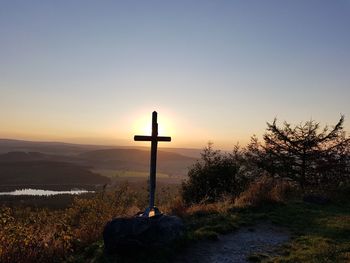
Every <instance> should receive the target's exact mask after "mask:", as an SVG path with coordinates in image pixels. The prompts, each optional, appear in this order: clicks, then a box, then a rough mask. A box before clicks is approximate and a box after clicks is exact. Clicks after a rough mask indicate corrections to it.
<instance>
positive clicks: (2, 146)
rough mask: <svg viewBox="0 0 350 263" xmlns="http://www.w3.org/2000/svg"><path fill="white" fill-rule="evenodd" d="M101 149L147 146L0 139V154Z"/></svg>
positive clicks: (191, 152)
mask: <svg viewBox="0 0 350 263" xmlns="http://www.w3.org/2000/svg"><path fill="white" fill-rule="evenodd" d="M102 149H136V150H148V149H149V147H140V146H111V145H86V144H73V143H64V142H34V141H24V140H12V139H0V154H1V153H7V152H40V153H46V154H55V155H77V154H80V153H83V152H87V151H94V150H102ZM160 150H162V151H166V152H172V153H177V154H181V155H185V156H188V157H192V158H199V157H200V152H201V149H193V148H163V147H162V148H160Z"/></svg>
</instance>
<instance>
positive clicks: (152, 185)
mask: <svg viewBox="0 0 350 263" xmlns="http://www.w3.org/2000/svg"><path fill="white" fill-rule="evenodd" d="M134 140H135V141H150V142H151V161H150V177H149V207H148V208H147V209H146V211H145V212H144V213H143V216H147V217H151V216H155V215H158V214H160V212H159V210H158V209H157V207H156V206H155V205H154V204H155V192H156V172H157V147H158V142H170V141H171V138H170V137H165V136H158V122H157V112H156V111H154V112H153V113H152V135H151V136H147V135H135V136H134Z"/></svg>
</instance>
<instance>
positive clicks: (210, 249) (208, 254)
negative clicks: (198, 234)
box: [174, 223, 290, 263]
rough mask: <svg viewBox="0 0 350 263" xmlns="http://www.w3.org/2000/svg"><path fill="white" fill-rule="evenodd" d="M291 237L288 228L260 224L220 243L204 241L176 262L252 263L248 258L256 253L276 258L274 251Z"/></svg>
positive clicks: (190, 248) (230, 235)
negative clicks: (273, 255)
mask: <svg viewBox="0 0 350 263" xmlns="http://www.w3.org/2000/svg"><path fill="white" fill-rule="evenodd" d="M289 238H290V233H289V231H288V230H287V229H285V228H281V227H278V226H275V225H272V224H269V223H259V224H258V225H255V226H252V227H242V228H240V229H239V230H237V231H235V232H233V233H231V234H227V235H221V236H219V240H217V241H200V242H198V243H196V244H195V245H193V246H192V247H189V248H188V249H187V250H186V251H185V253H184V254H182V255H179V257H178V258H176V259H175V261H174V262H175V263H180V262H188V263H189V262H191V263H195V262H201V263H209V262H215V263H241V262H249V261H248V260H247V257H248V256H249V255H251V254H252V253H264V254H269V255H272V254H273V253H274V250H275V249H276V248H278V247H279V246H280V245H282V244H283V243H285V242H286V241H288V240H289Z"/></svg>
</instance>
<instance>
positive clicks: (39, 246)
mask: <svg viewBox="0 0 350 263" xmlns="http://www.w3.org/2000/svg"><path fill="white" fill-rule="evenodd" d="M134 199H135V193H134V192H133V191H131V190H130V189H129V187H128V185H123V186H121V187H119V188H118V189H116V190H115V191H112V192H108V193H100V194H98V195H97V196H95V197H94V198H90V199H80V198H76V199H75V201H74V203H73V204H72V206H71V207H70V208H68V209H65V210H56V211H50V210H47V209H31V208H8V207H2V208H1V209H0V241H1V242H0V262H3V263H6V262H52V261H57V262H61V261H62V260H63V259H64V258H65V257H67V256H68V255H69V254H71V253H73V252H75V251H78V250H79V249H81V248H82V247H84V246H86V245H87V244H89V243H91V242H93V241H96V240H98V239H100V237H101V233H102V229H103V227H104V225H105V224H106V223H107V221H109V220H111V219H112V218H113V217H116V216H121V215H127V214H128V211H129V209H131V208H132V206H133V204H134V201H135V200H134Z"/></svg>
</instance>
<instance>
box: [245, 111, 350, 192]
mask: <svg viewBox="0 0 350 263" xmlns="http://www.w3.org/2000/svg"><path fill="white" fill-rule="evenodd" d="M343 123H344V117H343V116H342V117H341V118H340V120H339V121H338V123H337V124H336V125H335V126H334V127H332V128H331V129H330V128H329V127H328V126H326V127H325V128H323V129H321V128H320V124H319V123H317V122H315V121H313V120H311V121H307V122H305V123H300V124H298V125H296V126H292V125H291V124H289V123H287V122H284V125H283V127H282V128H280V127H278V126H277V121H276V119H275V120H274V121H273V123H272V124H270V123H267V126H268V128H267V132H266V133H265V134H264V144H260V143H259V142H258V141H257V140H256V138H252V142H251V144H250V146H249V147H248V151H249V153H248V156H249V157H250V159H249V161H251V162H252V163H253V165H256V166H257V168H259V169H262V170H265V171H267V172H269V173H270V174H271V175H272V176H274V177H276V176H277V177H282V178H288V179H290V180H292V181H294V182H297V183H298V184H299V186H300V187H301V188H302V189H303V190H304V189H305V188H307V189H323V190H327V191H329V190H331V189H333V190H334V189H336V188H338V187H339V186H341V185H342V184H346V183H349V180H350V139H349V138H347V137H346V135H345V132H344V127H343Z"/></svg>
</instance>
